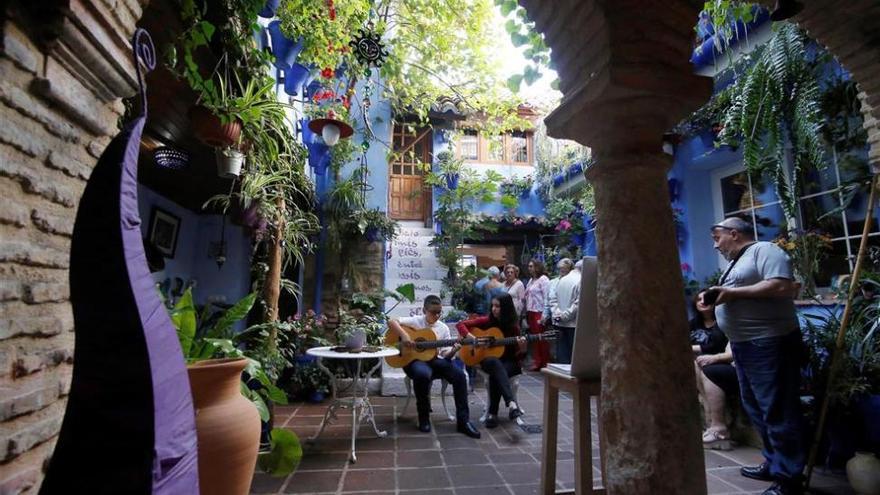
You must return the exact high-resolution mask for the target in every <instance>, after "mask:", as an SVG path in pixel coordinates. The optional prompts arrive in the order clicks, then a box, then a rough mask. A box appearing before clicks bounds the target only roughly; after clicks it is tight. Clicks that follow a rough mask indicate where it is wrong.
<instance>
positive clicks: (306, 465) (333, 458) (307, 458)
mask: <svg viewBox="0 0 880 495" xmlns="http://www.w3.org/2000/svg"><path fill="white" fill-rule="evenodd" d="M347 462H348V455H347V454H344V453H338V452H334V453H324V452H313V451H306V452H303V457H302V460H301V461H300V463H299V467H298V468H297V471H315V470H329V469H336V470H342V468H343V467H345V464H346V463H347Z"/></svg>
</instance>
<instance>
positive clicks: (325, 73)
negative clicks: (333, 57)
mask: <svg viewBox="0 0 880 495" xmlns="http://www.w3.org/2000/svg"><path fill="white" fill-rule="evenodd" d="M321 77H323V78H324V79H332V78H333V69H331V68H330V67H325V68H324V70H322V71H321Z"/></svg>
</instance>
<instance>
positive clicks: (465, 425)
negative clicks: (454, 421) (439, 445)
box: [458, 421, 480, 438]
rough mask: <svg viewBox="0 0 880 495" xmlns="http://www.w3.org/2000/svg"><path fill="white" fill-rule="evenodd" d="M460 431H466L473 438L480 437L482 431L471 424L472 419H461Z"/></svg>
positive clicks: (459, 423)
mask: <svg viewBox="0 0 880 495" xmlns="http://www.w3.org/2000/svg"><path fill="white" fill-rule="evenodd" d="M458 432H459V433H464V434H465V435H467V436H469V437H471V438H480V432H479V431H477V429H476V428H474V425H473V424H471V422H470V421H459V422H458Z"/></svg>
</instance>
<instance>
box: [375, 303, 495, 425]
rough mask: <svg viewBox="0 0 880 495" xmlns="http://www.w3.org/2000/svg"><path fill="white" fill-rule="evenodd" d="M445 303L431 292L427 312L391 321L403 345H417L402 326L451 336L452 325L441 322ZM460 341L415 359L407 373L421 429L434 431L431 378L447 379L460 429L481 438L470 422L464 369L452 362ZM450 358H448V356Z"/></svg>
mask: <svg viewBox="0 0 880 495" xmlns="http://www.w3.org/2000/svg"><path fill="white" fill-rule="evenodd" d="M441 311H443V305H442V304H441V302H440V298H439V297H437V296H434V295H430V296H428V297H426V298H425V302H424V305H423V313H424V314H422V315H420V316H409V317H405V318H399V319H397V320H391V321H390V322H388V328H390V329H391V330H393V331H394V332H396V333H397V334H398V335H399V336H400V340H401V342H402V343H403V345H407V346H414V345H415V343H414V342H413V341H412V339H411V338H410V336H409V335H408V334H407V333H406V332H405V331H404V330H403V328H402V327H401V325H406V326H409V327H412V328H416V329H421V328H430V329H431V330H432V331H433V332H434V334H435V335H436V336H437V339H438V340H445V339H451V338H453V337H452V334H451V333H450V332H449V327H447V326H446V324H445V323H443V322H442V321H440V312H441ZM458 347H459V346H458V344H456V345H455V346H454V347H444V348H442V349H440V350H439V351H438V353H437V357H435V358H434V359H432V360H430V361H418V360H416V361H413V362H411V363H409V364H408V365H406V366H404V367H403V371H404V373H406V376H408V377H410V379H412V381H413V388H414V389H415V390H414V391H415V396H416V409H417V410H418V413H419V431H422V432H425V433H429V432H430V431H431V420H430V413H431V398H430V394H431V381H432V380H434V379H435V378H443V379H444V380H446V381H447V382H449V383H450V384H451V385H452V392H453V396H454V397H455V413H456V414H455V415H456V418H457V419H458V431H459V432H461V433H464V434H465V435H467V436H469V437H471V438H480V432H479V431H477V429H476V428H474V425H473V424H471V422H470V409H469V408H468V402H467V378H466V377H465V374H464V371H462V370H461V369H459V368H456V367H455V365H453V364H452V361H451V359H452V356H454V355H455V352H456V351H457V350H458ZM447 358H448V359H447Z"/></svg>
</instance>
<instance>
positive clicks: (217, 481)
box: [171, 289, 301, 493]
mask: <svg viewBox="0 0 880 495" xmlns="http://www.w3.org/2000/svg"><path fill="white" fill-rule="evenodd" d="M255 300H256V295H255V294H250V295H248V296H247V297H245V298H244V299H242V300H240V301H238V302H237V303H235V304H234V305H232V306H231V307H229V308H228V309H225V310H220V311H217V312H214V313H213V314H211V313H210V311H209V310H208V309H207V308H206V309H205V310H203V311H201V312H198V311H196V307H195V304H194V302H193V297H192V291H191V290H190V289H188V290H187V291H186V292H185V293H184V295H183V296H182V297H181V298H180V300H179V301H178V302H177V304H176V305H175V306H174V308H173V309H172V311H171V319H172V322H173V323H174V325H175V327H176V329H177V334H178V337H179V339H180V345H181V350H182V351H183V353H184V357H185V358H186V360H187V363H188V367H187V370H188V371H189V376H190V382H191V388H192V393H193V400H194V402H195V407H196V412H197V420H196V430H197V437H198V441H199V456H200V458H199V472H200V483H201V480H202V479H205V480H206V481H205V483H204V484H203V485H202V486H206V487H208V489H211V490H212V491H211V493H220V492H218V491H216V490H219V489H220V487H230V486H237V487H243V490H244V491H245V492H246V491H247V489H248V487H249V486H250V479H251V477H252V475H253V464H252V462H251V461H250V459H251V458H252V459H253V460H254V461H256V459H257V452H258V448H259V440H260V430H261V426H260V423H261V421H262V422H264V423H265V422H269V421H270V409H271V405H272V404H287V397H286V395H285V394H284V392H283V391H281V389H279V388H278V387H277V386H276V385H275V383H274V379H273V377H272V375H275V371H273V368H274V367H276V366H277V364H276V363H273V362H272V359H271V358H269V357H268V355H267V353H266V351H265V346H264V347H262V348H258V347H257V346H254V345H253V341H249V338H250V337H252V336H253V335H254V334H257V333H260V332H262V331H264V326H262V325H257V326H254V327H250V328H248V329H246V330H244V331H242V332H240V333H235V331H234V325H235V324H236V322H238V321H240V320H242V319H243V318H244V317H245V316H246V315H247V314H248V312H249V311H250V310H251V308H252V307H253V305H254V301H255ZM246 342H247V343H248V344H250V345H249V346H248V347H247V348H246V349H245V350H242V346H243V345H244V344H245V343H246ZM272 354H274V353H272ZM276 359H277V358H276ZM281 359H282V360H283V357H282V358H281ZM243 374H244V377H243V376H242V375H243ZM245 377H247V379H246V380H243V379H244V378H245ZM236 382H239V384H238V385H236ZM245 385H247V386H245ZM233 391H234V393H233ZM230 421H234V422H239V423H240V424H239V425H238V426H236V427H235V431H236V434H235V435H230V434H229V433H228V431H227V430H228V428H229V423H230ZM276 430H277V429H270V431H268V432H267V434H268V435H269V436H270V438H269V439H267V440H268V441H269V443H270V448H269V449H268V452H267V453H266V455H268V456H269V457H270V459H268V460H267V459H261V466H263V467H264V468H265V470H266V471H267V472H270V473H273V474H275V475H278V476H282V475H286V474H290V472H292V470H293V469H295V467H296V462H298V457H297V456H296V449H298V445H299V444H298V441H295V440H294V439H291V438H290V437H289V436H288V435H286V434H283V433H278V431H276ZM203 450H204V451H205V452H207V453H206V454H205V457H204V459H202V451H203ZM232 452H238V454H234V455H233V454H232ZM245 453H246V455H245ZM218 455H219V456H221V457H223V459H221V460H217V456H218ZM242 455H244V457H245V459H247V460H245V461H244V462H241V461H242V457H241V456H242ZM299 455H300V456H301V453H300V454H299ZM226 457H228V458H229V459H231V460H233V461H234V462H235V465H234V466H232V465H229V463H228V462H226V461H225V459H226ZM203 463H205V464H206V465H207V467H205V468H204V469H203V468H202V464H203ZM242 466H243V468H242ZM285 473H286V474H285ZM211 487H213V488H211ZM242 493H244V492H242Z"/></svg>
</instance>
